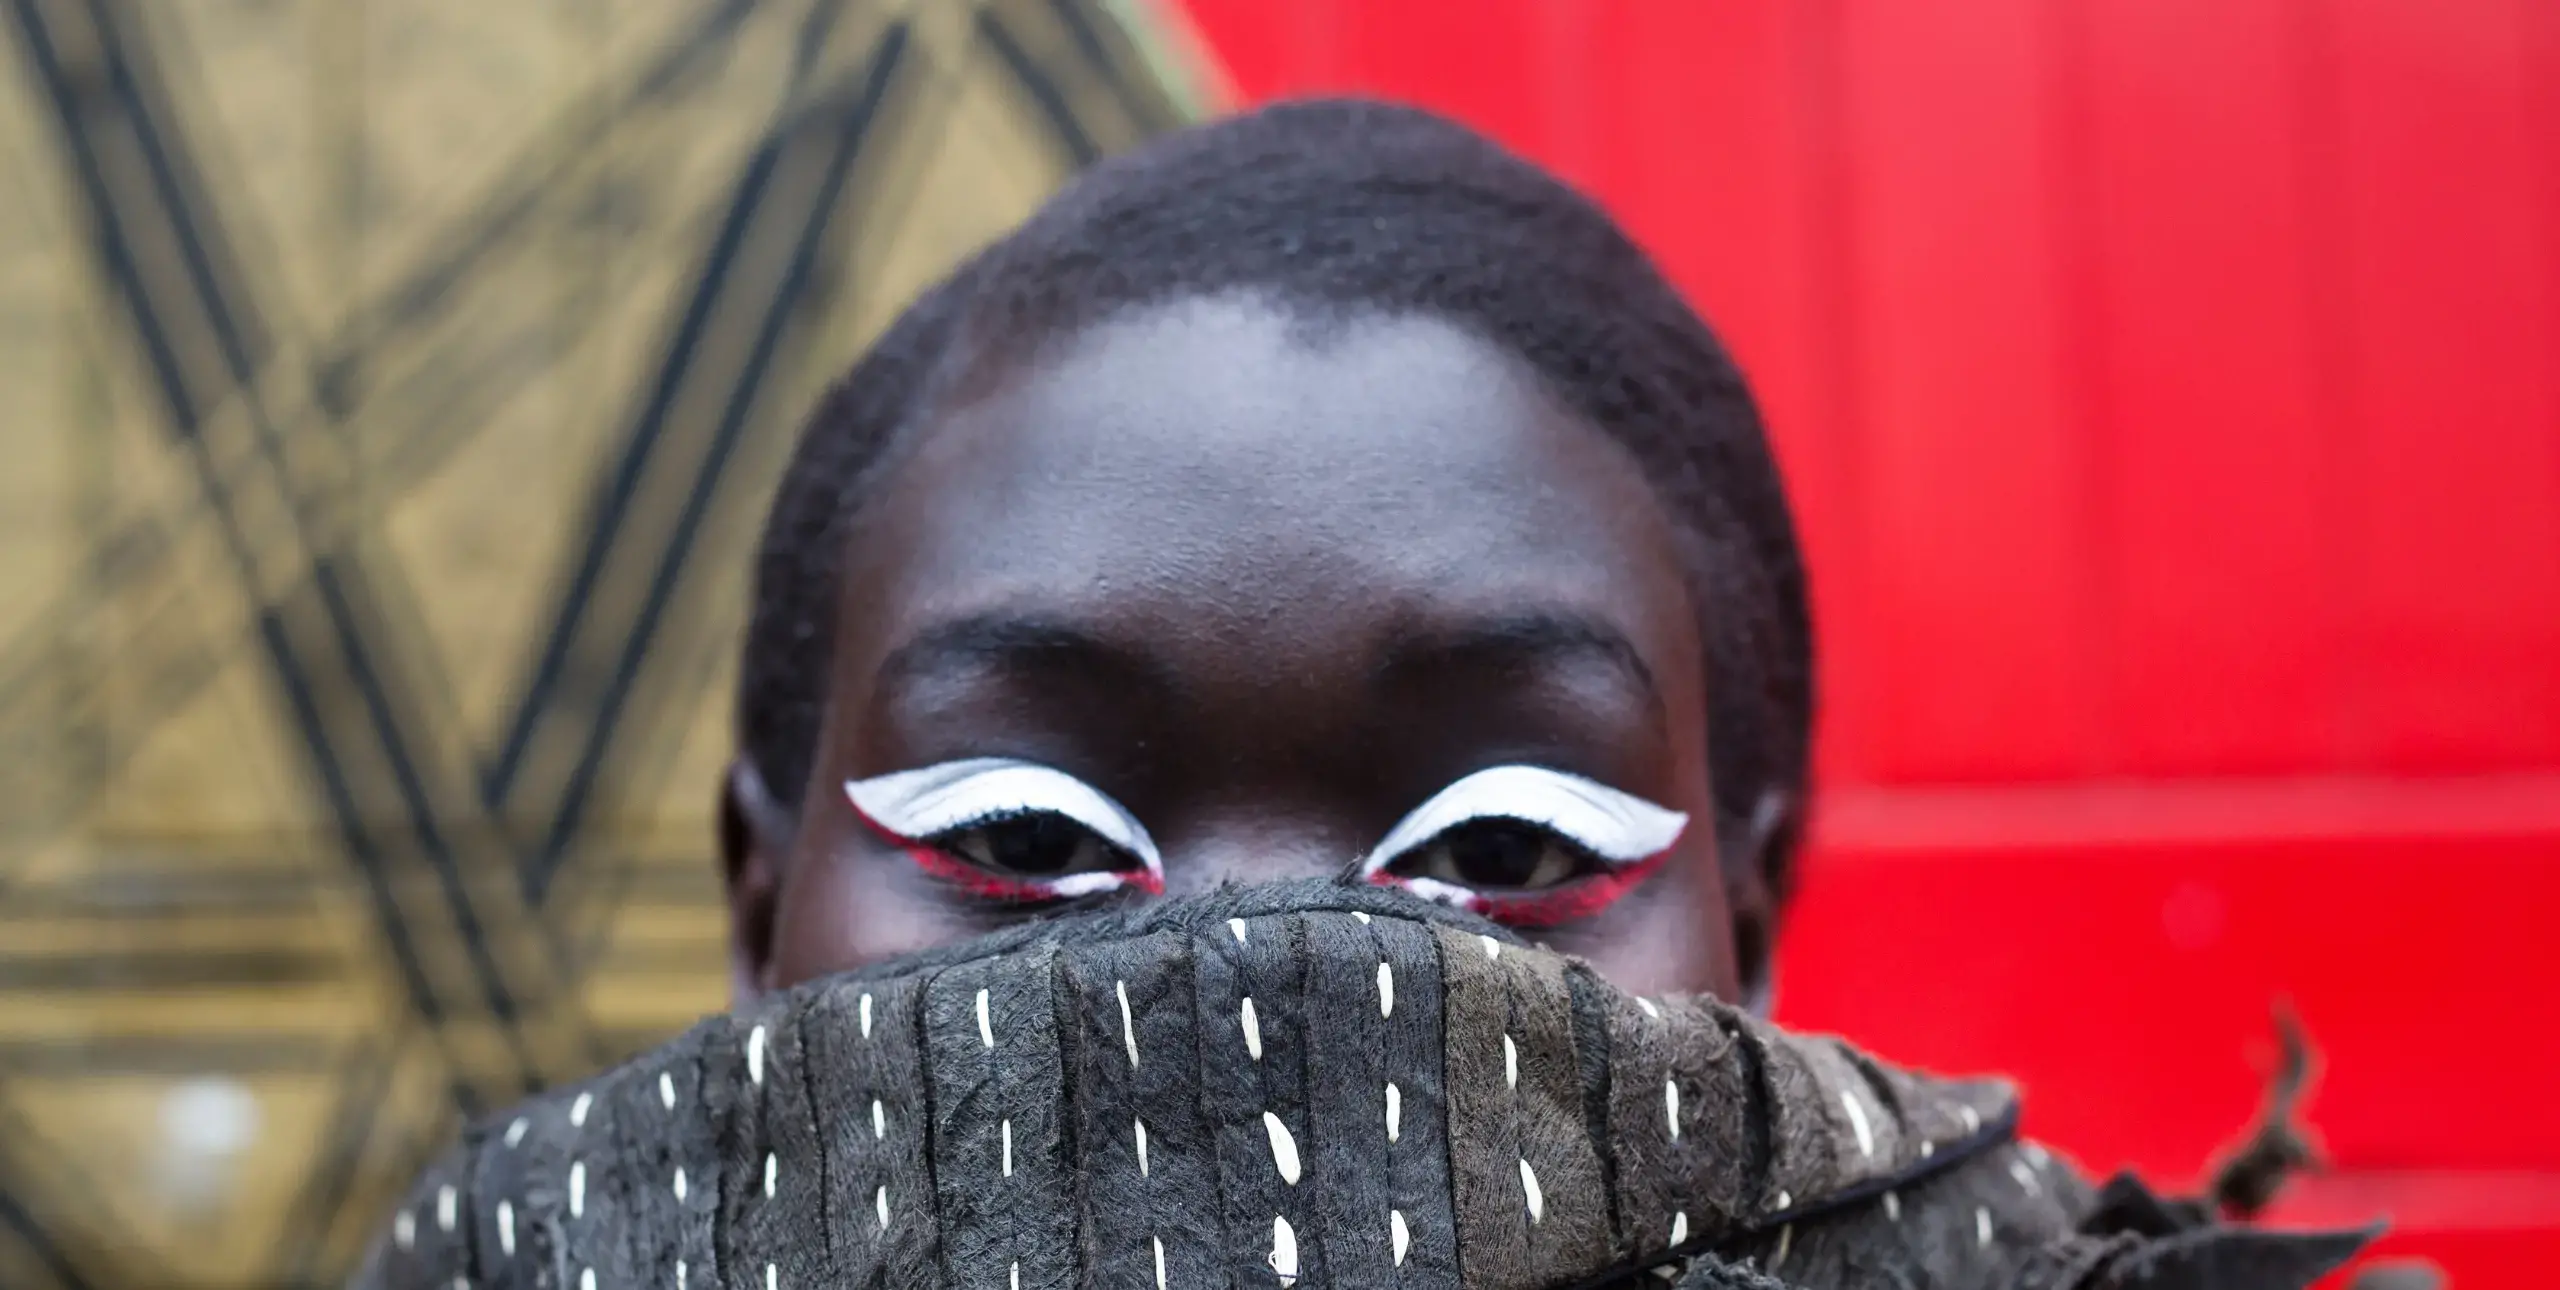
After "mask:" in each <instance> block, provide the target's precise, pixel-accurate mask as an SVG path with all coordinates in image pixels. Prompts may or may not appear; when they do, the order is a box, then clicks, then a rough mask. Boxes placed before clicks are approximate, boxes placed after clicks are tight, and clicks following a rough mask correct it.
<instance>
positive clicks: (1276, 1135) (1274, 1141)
mask: <svg viewBox="0 0 2560 1290" xmlns="http://www.w3.org/2000/svg"><path fill="white" fill-rule="evenodd" d="M1262 1128H1263V1131H1264V1132H1266V1133H1268V1134H1269V1135H1271V1163H1272V1164H1273V1165H1276V1166H1278V1167H1279V1170H1280V1181H1282V1182H1284V1183H1287V1184H1289V1185H1290V1186H1292V1187H1295V1186H1297V1185H1298V1140H1297V1139H1296V1138H1293V1137H1290V1136H1289V1126H1288V1125H1285V1124H1282V1123H1281V1122H1280V1117H1279V1116H1276V1115H1273V1114H1272V1113H1270V1112H1269V1111H1265V1112H1263V1113H1262Z"/></svg>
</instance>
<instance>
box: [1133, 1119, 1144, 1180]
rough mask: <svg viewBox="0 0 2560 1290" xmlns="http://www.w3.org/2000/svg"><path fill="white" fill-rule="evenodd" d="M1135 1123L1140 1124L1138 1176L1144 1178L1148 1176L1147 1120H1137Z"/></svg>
mask: <svg viewBox="0 0 2560 1290" xmlns="http://www.w3.org/2000/svg"><path fill="white" fill-rule="evenodd" d="M1133 1123H1135V1124H1136V1125H1137V1126H1138V1176H1139V1177H1141V1178H1144V1177H1146V1176H1147V1122H1146V1121H1144V1120H1137V1121H1134V1122H1133Z"/></svg>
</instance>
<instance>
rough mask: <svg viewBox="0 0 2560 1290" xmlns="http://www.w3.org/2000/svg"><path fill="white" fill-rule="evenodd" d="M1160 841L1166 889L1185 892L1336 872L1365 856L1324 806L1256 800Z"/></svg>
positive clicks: (1353, 836) (1352, 835) (1169, 892)
mask: <svg viewBox="0 0 2560 1290" xmlns="http://www.w3.org/2000/svg"><path fill="white" fill-rule="evenodd" d="M1157 845H1158V846H1159V848H1160V849H1161V850H1162V851H1163V854H1164V876H1165V894H1167V895H1169V896H1181V895H1188V894H1190V893H1193V892H1200V891H1208V890H1211V889H1213V888H1216V887H1220V886H1226V885H1230V884H1233V885H1238V886H1244V885H1251V884H1256V883H1267V882H1282V881H1287V880H1289V879H1293V878H1330V877H1333V876H1334V875H1336V874H1339V873H1341V872H1342V871H1343V870H1344V869H1346V868H1348V867H1349V866H1350V865H1351V862H1352V861H1353V860H1355V859H1357V858H1359V855H1360V850H1361V846H1362V843H1361V842H1360V841H1359V840H1358V838H1357V837H1356V834H1355V831H1354V830H1352V829H1350V828H1348V827H1345V826H1343V825H1341V824H1339V823H1334V822H1330V821H1327V820H1325V819H1324V818H1322V814H1321V813H1320V812H1315V811H1306V810H1299V811H1291V810H1287V809H1285V808H1278V807H1273V806H1269V805H1256V806H1253V807H1250V808H1247V807H1238V808H1236V809H1233V810H1228V811H1221V812H1218V813H1216V814H1214V815H1211V816H1207V817H1204V818H1202V819H1200V820H1198V821H1196V822H1193V823H1191V824H1189V825H1188V826H1187V827H1185V828H1183V829H1182V830H1181V831H1180V832H1179V833H1178V834H1177V835H1176V836H1175V837H1173V838H1172V839H1169V840H1168V839H1162V838H1160V839H1158V840H1157Z"/></svg>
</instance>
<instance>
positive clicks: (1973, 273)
mask: <svg viewBox="0 0 2560 1290" xmlns="http://www.w3.org/2000/svg"><path fill="white" fill-rule="evenodd" d="M2049 2H2058V0H1980V2H1978V3H1968V4H1965V5H1961V6H1956V7H1953V8H1946V7H1941V6H1913V5H1905V4H1893V3H1885V2H1883V0H1851V2H1850V3H1847V4H1845V5H1844V7H1843V13H1842V16H1841V21H1840V24H1839V29H1838V30H1839V39H1840V41H1841V49H1842V62H1841V65H1840V76H1841V89H1842V93H1843V95H1844V98H1843V101H1842V114H1843V120H1842V126H1843V139H1842V144H1843V146H1844V148H1845V153H1846V156H1847V158H1848V163H1849V165H1850V166H1851V170H1850V172H1849V176H1848V182H1849V185H1850V189H1851V193H1852V197H1853V201H1854V205H1853V207H1852V216H1851V218H1852V224H1851V231H1852V235H1853V236H1854V238H1855V255H1856V271H1857V279H1856V281H1857V285H1858V289H1859V295H1860V297H1861V299H1860V314H1859V317H1858V319H1857V326H1858V332H1857V336H1856V339H1855V347H1856V352H1857V353H1858V355H1859V357H1860V360H1861V362H1862V364H1863V372H1862V375H1861V381H1860V389H1859V391H1858V393H1859V394H1860V396H1861V398H1860V402H1859V405H1858V407H1857V409H1856V411H1855V417H1856V426H1855V433H1854V435H1853V437H1852V438H1851V439H1849V440H1848V441H1846V442H1845V443H1844V448H1843V450H1844V451H1854V452H1857V453H1858V454H1859V455H1860V458H1861V460H1860V465H1859V468H1860V471H1861V473H1862V475H1863V479H1864V483H1863V486H1862V487H1863V494H1864V496H1863V497H1862V498H1860V499H1859V501H1860V503H1861V504H1862V505H1863V506H1864V508H1865V512H1866V550H1865V551H1864V553H1863V561H1862V562H1863V565H1864V567H1865V568H1866V570H1867V571H1868V572H1869V573H1870V575H1871V577H1870V579H1869V582H1868V585H1867V587H1866V590H1867V591H1868V592H1869V593H1870V594H1871V595H1872V596H1873V606H1872V608H1873V613H1874V629H1875V630H1876V632H1877V639H1875V640H1874V641H1872V642H1871V643H1870V644H1871V647H1872V648H1874V649H1875V650H1877V651H1878V657H1879V658H1880V659H1881V660H1882V666H1881V668H1880V672H1881V675H1880V677H1878V678H1876V679H1875V680H1873V681H1872V682H1869V683H1866V684H1861V685H1859V686H1858V688H1859V690H1860V691H1861V692H1862V693H1867V694H1872V695H1873V696H1874V700H1875V702H1876V703H1877V705H1878V707H1879V710H1880V713H1881V720H1882V721H1883V722H1884V729H1882V730H1881V731H1880V732H1879V750H1880V756H1879V766H1880V770H1881V771H1882V773H1883V775H1884V776H1886V777H1888V778H1895V779H1982V778H2009V777H2035V778H2042V777H2050V776H2055V775H2062V774H2069V773H2074V772H2079V771H2082V770H2084V769H2086V768H2087V767H2088V766H2089V765H2091V763H2092V762H2093V761H2094V760H2095V758H2096V755H2097V753H2096V748H2097V744H2098V741H2099V732H2098V730H2097V729H2096V725H2095V721H2094V719H2093V711H2094V703H2093V699H2092V695H2093V691H2094V687H2095V683H2096V677H2095V676H2094V674H2093V668H2092V642H2091V640H2090V639H2089V635H2090V633H2089V631H2088V615H2087V613H2086V608H2087V602H2086V600H2085V599H2084V597H2085V596H2086V595H2087V594H2089V591H2088V588H2087V584H2086V577H2085V575H2086V570H2087V567H2088V565H2089V560H2090V551H2089V540H2088V533H2087V531H2086V528H2087V521H2088V516H2087V514H2086V508H2087V506H2088V503H2089V497H2088V493H2089V489H2088V473H2087V469H2086V467H2085V465H2084V461H2083V457H2082V449H2083V444H2082V442H2081V440H2080V436H2079V434H2078V431H2077V428H2076V426H2075V424H2074V421H2073V413H2074V412H2075V411H2076V409H2075V408H2074V407H2073V406H2072V402H2071V398H2070V396H2069V392H2068V391H2067V389H2066V385H2067V382H2066V381H2065V380H2064V378H2063V375H2062V357H2063V355H2062V350H2061V346H2062V344H2063V343H2064V327H2065V324H2066V321H2067V320H2066V317H2065V314H2064V310H2063V307H2062V304H2061V300H2060V295H2061V292H2060V286H2059V284H2058V282H2057V280H2056V279H2057V272H2056V270H2057V264H2058V258H2057V257H2058V248H2057V243H2056V230H2055V212H2056V208H2057V205H2058V203H2059V202H2060V200H2061V198H2060V194H2059V193H2058V191H2057V187H2056V176H2055V173H2054V171H2055V166H2054V155H2053V154H2054V147H2055V144H2054V136H2053V133H2052V131H2053V128H2054V125H2053V116H2052V104H2051V103H2050V102H2049V99H2050V97H2051V95H2050V89H2051V79H2052V78H2051V67H2050V64H2049V62H2048V60H2049V59H2051V58H2052V57H2053V49H2052V42H2051V36H2052V30H2051V23H2050V19H2051V15H2050V14H2049V13H2048V12H2047V4H2048V3H2049Z"/></svg>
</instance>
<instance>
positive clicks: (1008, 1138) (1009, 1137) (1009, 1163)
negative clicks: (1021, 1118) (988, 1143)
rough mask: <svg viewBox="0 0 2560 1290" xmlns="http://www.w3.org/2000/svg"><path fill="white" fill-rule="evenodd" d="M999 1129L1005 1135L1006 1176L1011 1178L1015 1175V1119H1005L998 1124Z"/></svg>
mask: <svg viewBox="0 0 2560 1290" xmlns="http://www.w3.org/2000/svg"><path fill="white" fill-rule="evenodd" d="M998 1131H999V1132H1000V1133H1001V1134H1002V1135H1003V1137H1004V1176H1005V1177H1007V1178H1011V1177H1012V1176H1013V1121H1011V1120H1007V1121H1005V1122H1004V1123H1003V1124H1002V1125H999V1126H998Z"/></svg>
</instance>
